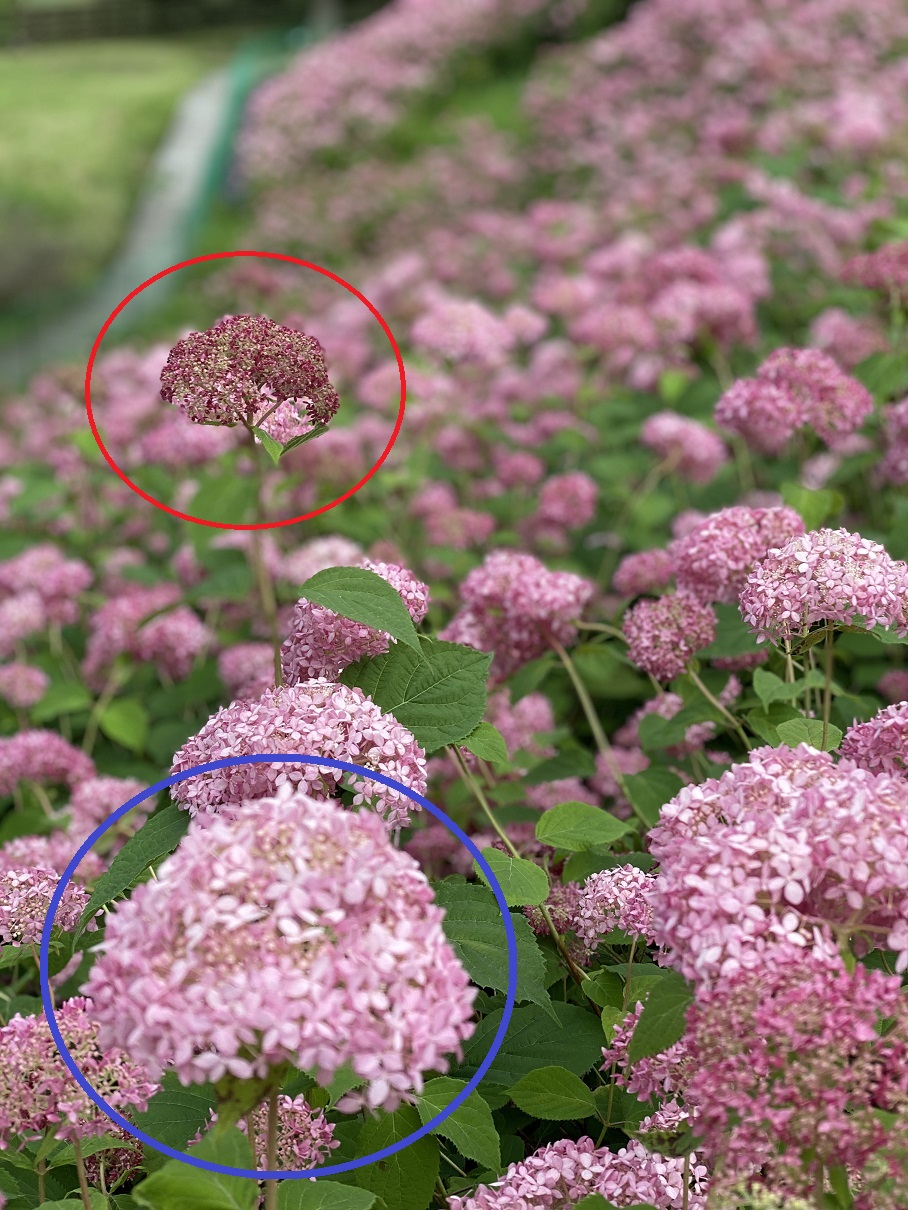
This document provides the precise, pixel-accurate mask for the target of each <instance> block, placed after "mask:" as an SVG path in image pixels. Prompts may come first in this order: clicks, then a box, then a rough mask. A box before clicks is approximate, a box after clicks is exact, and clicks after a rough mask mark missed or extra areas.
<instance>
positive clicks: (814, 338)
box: [810, 307, 886, 367]
mask: <svg viewBox="0 0 908 1210" xmlns="http://www.w3.org/2000/svg"><path fill="white" fill-rule="evenodd" d="M810 341H811V344H814V345H816V347H817V348H818V349H823V350H824V351H825V352H828V353H834V354H835V356H836V357H837V358H838V360H839V361H840V362H841V363H842V365H843V366H848V367H852V366H856V365H858V364H859V363H860V362H862V361H865V360H866V359H867V358H868V357H871V356H872V355H873V354H874V353H882V352H885V350H886V337H885V335H884V334H883V332H882V331H881V330H880V329H879V328H878V327H877V326H876V324H875V323H874V322H873V321H872V320H871V319H868V318H867V317H866V316H857V315H849V314H848V312H847V311H844V310H843V309H842V308H841V307H827V308H826V310H825V311H822V312H821V313H820V314H819V315H818V316H817V317H816V319H815V320H814V321H813V323H812V324H811V325H810Z"/></svg>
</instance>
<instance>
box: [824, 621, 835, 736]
mask: <svg viewBox="0 0 908 1210" xmlns="http://www.w3.org/2000/svg"><path fill="white" fill-rule="evenodd" d="M834 643H835V633H834V631H833V628H832V625H831V624H827V626H826V641H825V643H824V644H823V657H824V658H823V751H824V752H825V751H826V739H827V737H828V735H829V715H830V712H831V710H832V669H833V664H834V661H835V655H834V652H833V644H834Z"/></svg>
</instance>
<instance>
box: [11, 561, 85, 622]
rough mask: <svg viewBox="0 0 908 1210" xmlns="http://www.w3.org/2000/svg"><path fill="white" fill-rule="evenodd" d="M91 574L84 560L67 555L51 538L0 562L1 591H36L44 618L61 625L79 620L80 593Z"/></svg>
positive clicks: (14, 594)
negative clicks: (49, 540) (50, 540)
mask: <svg viewBox="0 0 908 1210" xmlns="http://www.w3.org/2000/svg"><path fill="white" fill-rule="evenodd" d="M93 578H94V577H93V575H92V570H91V568H90V567H89V566H88V564H87V563H85V562H84V561H83V560H82V559H70V558H67V557H66V555H64V554H63V553H62V551H60V550H59V549H58V548H57V547H56V546H54V545H53V543H51V542H39V543H37V544H36V545H35V546H30V547H29V548H28V549H27V550H24V551H23V552H22V554H21V555H16V556H15V557H14V558H12V559H4V560H3V561H2V562H0V592H3V593H6V594H9V595H10V596H19V595H21V594H23V593H29V592H34V593H37V594H38V596H39V597H40V598H41V604H42V606H43V613H44V615H45V616H46V617H47V619H48V620H49V621H51V622H57V623H58V624H59V625H62V626H65V625H67V624H69V623H72V622H75V621H77V620H78V617H79V600H78V599H79V595H80V594H81V593H83V592H84V591H85V590H86V589H87V588H89V587H90V586H91V582H92V580H93Z"/></svg>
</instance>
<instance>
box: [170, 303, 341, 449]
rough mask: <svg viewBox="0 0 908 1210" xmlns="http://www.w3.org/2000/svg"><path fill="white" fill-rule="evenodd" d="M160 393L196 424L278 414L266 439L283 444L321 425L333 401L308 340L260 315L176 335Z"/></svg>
mask: <svg viewBox="0 0 908 1210" xmlns="http://www.w3.org/2000/svg"><path fill="white" fill-rule="evenodd" d="M161 395H162V397H163V398H164V399H165V400H166V401H167V402H168V403H173V404H175V405H176V406H177V407H179V408H180V409H181V410H182V411H183V413H184V415H185V416H186V417H187V418H188V419H189V420H192V421H195V422H196V423H197V424H223V425H234V424H243V425H246V426H247V427H252V426H253V425H261V424H262V423H265V422H266V418H271V419H274V418H276V417H279V419H280V423H279V426H278V427H279V429H280V430H281V431H280V432H279V433H274V434H273V435H274V436H275V437H276V438H277V439H278V440H284V441H286V440H289V439H290V437H291V436H296V435H302V434H304V433H306V432H307V431H309V430H310V429H312V428H313V427H315V426H316V425H323V424H327V423H328V421H329V420H331V418H332V417H333V416H334V414H335V413H336V412H337V409H338V406H339V404H340V400H339V398H338V395H337V391H336V390H335V389H334V387H333V386H332V385H331V382H330V380H329V378H328V365H327V362H326V360H325V354H324V350H323V349H322V346H321V345H320V344H319V342H318V341H317V340H316V339H315V337H314V336H306V335H305V334H304V333H303V332H297V331H294V330H293V329H292V328H286V327H284V325H283V324H279V323H275V321H274V320H272V319H266V318H265V316H263V315H228V316H226V317H225V318H224V319H222V320H219V321H218V323H216V324H215V325H214V327H213V328H209V329H208V330H207V331H205V332H190V334H189V335H188V336H184V337H183V339H182V340H180V341H178V342H177V343H176V344H175V345H174V347H173V348H172V349H171V351H170V356H169V357H168V359H167V364H166V365H165V366H164V369H163V370H162V371H161ZM288 405H292V411H293V412H294V417H293V418H292V419H293V420H295V421H296V423H295V424H289V423H288V422H289V421H290V420H291V417H289V416H288V415H287V410H288ZM292 429H295V430H296V431H290V430H292Z"/></svg>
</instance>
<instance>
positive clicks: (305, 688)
mask: <svg viewBox="0 0 908 1210" xmlns="http://www.w3.org/2000/svg"><path fill="white" fill-rule="evenodd" d="M266 752H275V753H280V752H284V753H294V752H297V753H300V754H301V755H307V756H327V757H329V758H330V759H332V760H343V761H349V762H350V763H351V764H355V765H362V766H363V767H364V768H366V769H374V770H376V771H377V772H379V773H384V774H385V775H386V776H388V777H393V778H394V780H395V781H399V782H402V783H403V784H404V785H405V786H409V787H411V788H412V789H414V790H416V792H417V793H419V794H423V793H425V789H426V761H425V754H424V753H423V750H422V748H420V746H419V745H418V744H417V742H416V740H415V739H414V738H413V736H412V735H411V733H410V732H409V731H408V730H407V729H406V727H403V726H401V724H400V723H399V722H398V721H397V719H395V718H393V717H392V716H391V715H390V714H383V713H382V711H381V710H379V708H378V706H376V705H375V703H374V702H373V701H372V700H371V698H368V697H366V695H365V694H364V693H363V691H362V690H361V689H355V688H348V687H347V686H346V685H335V684H332V683H331V682H330V681H327V680H315V681H307V682H304V683H302V684H299V685H293V686H289V687H286V686H284V687H280V688H277V689H269V690H266V692H265V693H263V694H262V696H261V697H260V698H259V699H258V700H256V701H245V702H244V701H240V702H233V703H232V704H231V705H230V706H224V707H223V708H222V709H221V710H219V711H218V712H217V714H215V715H213V716H212V717H211V718H210V719H209V720H208V722H207V723H206V724H205V726H204V727H203V728H202V730H201V731H200V732H199V733H198V735H196V736H193V738H192V739H190V740H188V741H187V742H186V743H185V744H184V745H183V747H182V748H181V749H180V751H179V752H178V753H177V754H176V756H175V757H174V763H173V768H172V770H171V772H173V773H180V772H183V771H184V770H187V769H193V768H195V766H196V765H201V764H205V763H207V762H208V761H212V760H218V759H221V758H223V757H227V756H245V755H250V754H258V755H261V754H262V753H266ZM341 781H349V784H351V785H352V786H353V787H354V788H355V790H356V797H355V799H354V802H355V804H356V805H358V804H359V803H361V802H368V803H369V804H370V805H371V806H372V807H373V808H374V809H375V811H377V812H378V813H379V814H380V815H381V816H382V817H383V818H384V819H385V821H386V823H387V826H388V827H389V828H399V827H405V826H406V825H407V824H408V823H409V819H410V814H409V813H410V810H411V809H412V806H413V804H412V801H411V799H409V798H407V797H406V796H405V795H403V794H401V792H400V791H399V790H392V789H390V788H389V787H387V786H383V785H381V784H380V783H378V782H373V781H368V782H364V781H362V780H361V779H356V778H353V777H350V778H349V779H348V778H347V777H346V775H345V774H343V773H339V772H336V771H334V770H331V769H328V768H319V767H318V766H317V765H303V766H296V765H293V764H291V763H290V762H284V763H283V764H275V765H266V764H250V765H233V766H230V767H228V768H224V769H219V770H217V771H216V772H214V773H203V774H199V775H198V776H197V777H191V778H188V779H187V780H186V781H183V782H179V783H178V784H177V785H175V786H174V787H173V788H172V790H171V794H172V795H173V797H174V799H175V801H176V802H178V803H180V804H181V805H183V806H185V807H187V808H188V810H189V812H190V814H191V815H193V816H195V815H199V814H201V815H204V816H213V815H218V814H232V813H233V812H235V811H238V810H240V809H241V806H242V804H243V803H244V802H245V801H246V800H248V799H250V798H261V797H264V796H265V795H268V794H272V793H274V791H275V789H276V788H277V787H278V786H281V785H283V784H284V783H285V782H289V783H291V784H293V785H299V786H300V787H301V788H302V789H305V790H306V792H307V793H309V794H311V795H312V796H314V797H316V798H322V797H328V796H330V795H333V794H334V793H335V791H336V789H337V786H338V784H339V782H341Z"/></svg>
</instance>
